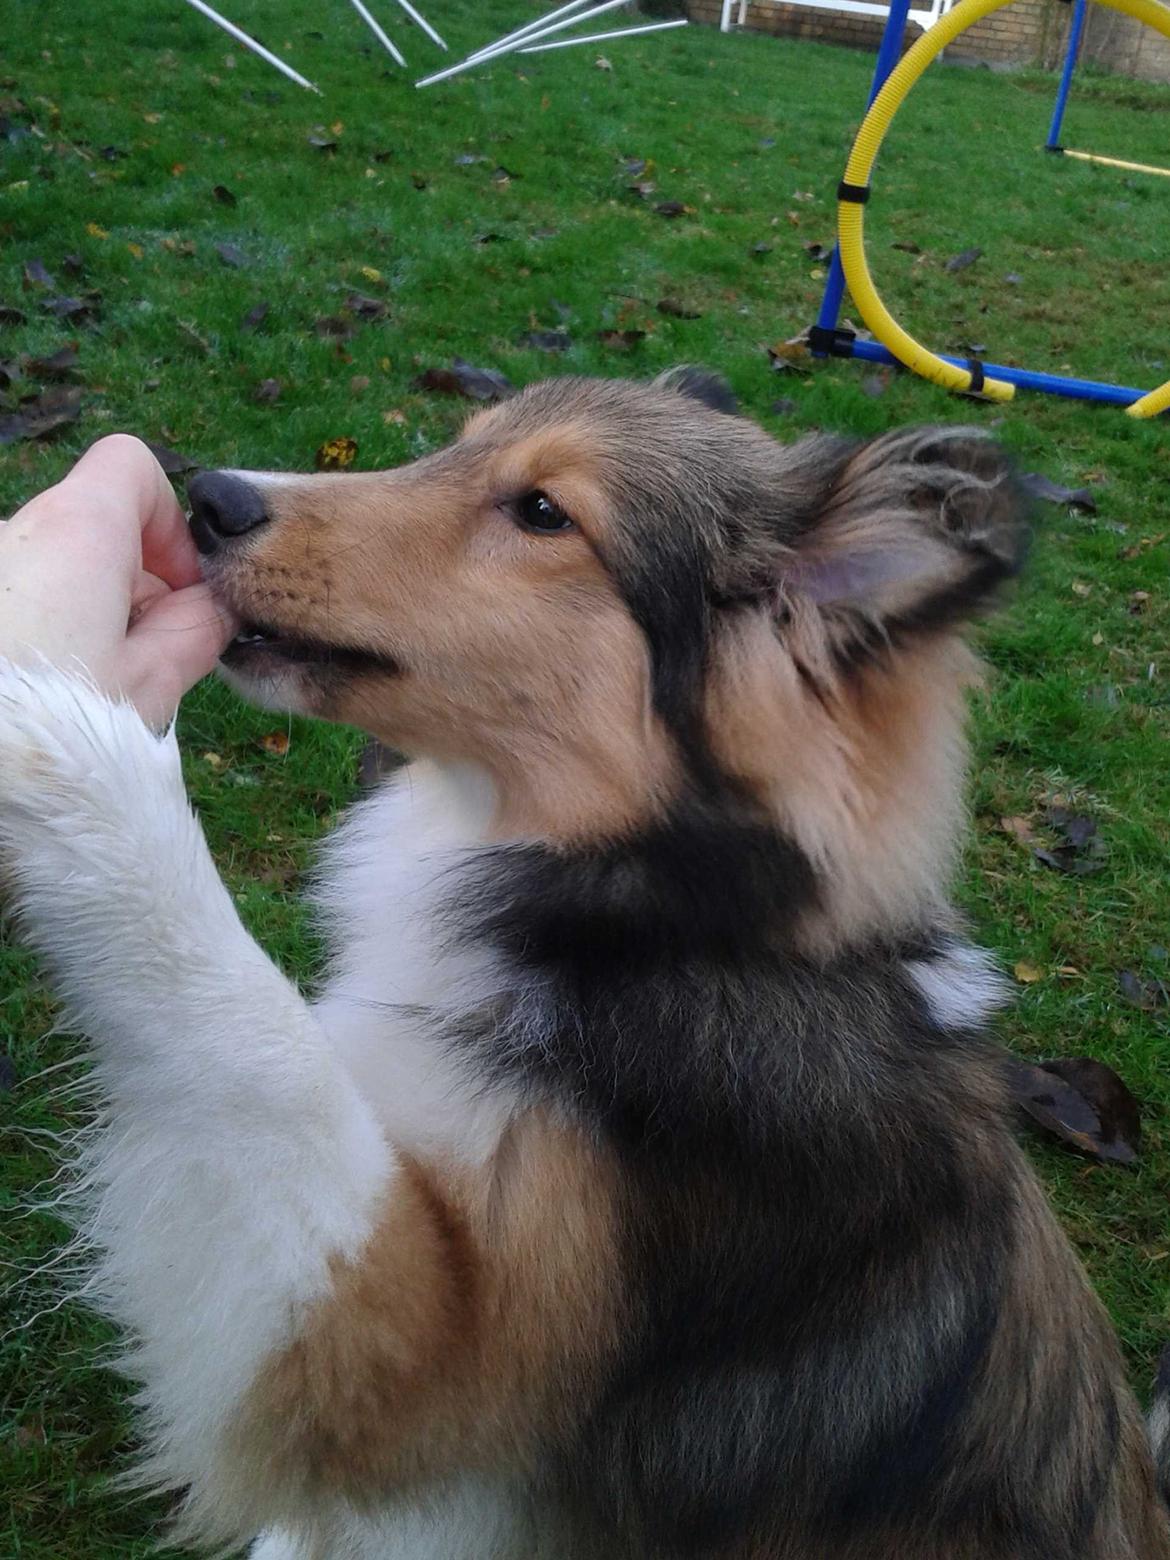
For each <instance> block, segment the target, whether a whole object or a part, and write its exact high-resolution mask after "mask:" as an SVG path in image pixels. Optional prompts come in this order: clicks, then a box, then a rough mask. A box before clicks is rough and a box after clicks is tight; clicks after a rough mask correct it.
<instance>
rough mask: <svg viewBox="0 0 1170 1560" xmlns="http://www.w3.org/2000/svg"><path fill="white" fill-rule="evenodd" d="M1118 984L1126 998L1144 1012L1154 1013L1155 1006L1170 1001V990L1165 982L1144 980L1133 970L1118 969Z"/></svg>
mask: <svg viewBox="0 0 1170 1560" xmlns="http://www.w3.org/2000/svg"><path fill="white" fill-rule="evenodd" d="M1117 984H1118V986H1119V987H1120V988H1121V995H1122V996H1123V997H1124V998H1125V1000H1126V1001H1127V1002H1128V1003H1130V1004H1131V1005H1132V1006H1133V1007H1136V1008H1141V1010H1142V1012H1143V1013H1152V1012H1153V1011H1154V1009H1155V1008H1159V1007H1165V1006H1166V1005H1167V1003H1168V1002H1170V991H1168V990H1167V988H1166V985H1165V982H1163V981H1160V980H1144V979H1143V978H1142V976H1140V975H1138V974H1136V973H1135V972H1134V971H1133V970H1118V972H1117Z"/></svg>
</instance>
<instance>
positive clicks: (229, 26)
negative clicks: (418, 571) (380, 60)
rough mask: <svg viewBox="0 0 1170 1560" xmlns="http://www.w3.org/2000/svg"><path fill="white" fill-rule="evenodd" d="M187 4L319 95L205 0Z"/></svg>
mask: <svg viewBox="0 0 1170 1560" xmlns="http://www.w3.org/2000/svg"><path fill="white" fill-rule="evenodd" d="M187 4H188V5H193V6H194V7H195V9H196V10H197V11H199V12H201V13H202V15H204V16H206V18H207V20H208V21H209V22H214V23H215V25H216V26H217V27H222V28H223V30H224V32H225V33H227V34H228V35H229V37H232V38H234V39H235V40H236V42H237V43H242V44H243V45H244V48H245V49H251V51H252V53H253V54H258V55H259V56H260V58H261V59H262V60H267V61H268V63H269V64H270V65H273V66H275V67H276V69H277V70H278V71H279V72H280V74H281V75H282V76H287V77H288V79H289V80H290V81H295V82H296V84H297V86H298V87H304V88H306V90H307V91H309V92H315V93H316V94H317V96H318V97H320V96H321V88H320V87H315V86H314V85H313V83H312V82H311V81H306V80H305V78H304V77H303V76H302V75H300V74H299V73H298V72H297V71H295V70H293V68H292V66H291V65H286V64H285V63H284V61H283V60H281V59H278V58H277V57H276V55H275V54H273V53H271V52H270V51H269V50H268V49H266V48H265V47H264V45H263V44H262V43H257V42H256V40H255V38H249V37H248V34H247V33H246V32H241V31H240V29H239V28H238V27H237V26H236V24H235V23H234V22H229V21H228V19H227V17H226V16H221V15H220V14H219V12H218V11H213V10H212V9H211V7H210V6H209V5H207V4H205V0H187ZM403 63H405V61H404V62H403Z"/></svg>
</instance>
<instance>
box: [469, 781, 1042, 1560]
mask: <svg viewBox="0 0 1170 1560" xmlns="http://www.w3.org/2000/svg"><path fill="white" fill-rule="evenodd" d="M811 891H812V885H811V878H810V876H809V875H808V872H807V867H803V866H802V865H801V864H800V862H799V858H798V857H796V856H794V855H793V853H792V850H791V847H789V846H787V845H785V844H784V842H783V841H782V840H780V839H779V838H778V837H773V838H772V839H771V840H769V839H768V838H767V837H766V831H762V830H759V829H756V828H754V827H749V826H733V825H729V824H726V823H725V824H724V825H723V826H722V827H720V825H719V822H718V820H717V819H716V818H713V817H712V816H711V815H710V814H708V813H705V812H703V811H702V810H699V811H698V813H697V814H693V813H687V814H685V815H683V816H682V817H679V818H676V819H675V820H673V821H672V823H671V824H670V825H669V826H663V828H662V829H661V830H659V831H652V833H651V834H650V835H648V836H646V837H643V838H640V839H636V840H631V841H627V842H625V843H624V844H622V845H620V846H615V847H613V848H612V850H610V851H608V852H591V853H586V854H575V855H558V854H554V853H552V852H550V851H545V850H540V849H537V848H532V847H526V848H510V849H502V850H499V851H495V852H491V853H489V854H488V856H487V857H486V858H482V859H481V860H480V861H479V862H478V863H477V865H476V866H475V867H474V868H473V869H472V876H471V878H470V879H469V880H467V881H466V882H465V883H464V884H463V892H461V893H460V895H459V902H460V906H461V916H463V917H465V920H463V923H462V935H467V936H483V937H485V938H486V940H487V941H488V942H489V943H490V944H492V945H493V946H494V947H496V948H497V950H498V951H499V952H500V953H501V954H502V955H503V956H504V957H505V959H506V960H507V961H508V963H509V964H511V965H512V966H513V967H514V968H516V969H517V980H518V983H519V987H518V991H517V1000H516V1001H515V1003H514V1004H512V1003H507V1004H504V1006H503V1007H502V1008H501V1009H499V1010H497V1011H494V1012H492V1013H491V1014H485V1015H480V1016H479V1017H478V1018H477V1019H472V1020H469V1021H468V1022H467V1023H466V1024H465V1025H464V1026H462V1028H461V1029H460V1031H459V1032H458V1033H457V1034H453V1035H452V1036H451V1041H452V1043H453V1044H455V1045H457V1046H458V1047H460V1048H461V1049H464V1050H465V1051H469V1052H470V1053H471V1054H472V1055H473V1057H474V1066H475V1070H476V1071H477V1072H478V1073H479V1074H480V1075H481V1076H486V1077H488V1078H492V1077H494V1078H496V1079H499V1080H500V1081H507V1082H508V1083H509V1084H510V1085H512V1086H517V1085H518V1086H519V1087H520V1088H521V1089H522V1090H526V1091H528V1092H529V1093H531V1095H532V1096H533V1097H534V1098H541V1099H548V1098H552V1099H554V1100H558V1101H559V1102H560V1103H561V1104H562V1105H563V1106H564V1107H565V1108H566V1109H568V1110H570V1111H571V1112H573V1113H574V1114H576V1115H577V1116H578V1117H579V1118H580V1119H582V1120H583V1122H585V1123H586V1124H588V1125H590V1126H591V1127H592V1129H593V1130H594V1131H595V1132H597V1133H598V1134H600V1135H601V1137H602V1138H603V1139H604V1140H606V1141H607V1142H608V1143H609V1145H610V1146H611V1149H612V1151H613V1152H614V1153H615V1154H617V1155H618V1157H619V1159H620V1162H621V1165H622V1176H621V1184H622V1186H623V1188H624V1210H623V1222H624V1229H625V1248H626V1257H625V1269H626V1279H627V1282H628V1283H629V1286H630V1315H629V1319H628V1330H627V1341H626V1347H625V1350H624V1355H623V1358H622V1360H621V1362H620V1364H619V1366H618V1367H617V1368H616V1369H615V1371H614V1374H613V1378H612V1381H611V1385H610V1389H609V1392H608V1394H607V1395H606V1397H605V1399H604V1400H603V1402H602V1403H601V1404H600V1405H599V1407H598V1408H597V1410H596V1412H595V1413H594V1415H593V1416H592V1418H591V1420H590V1422H589V1423H588V1424H587V1425H585V1426H584V1427H582V1430H581V1433H580V1435H579V1437H578V1438H577V1439H576V1440H575V1441H574V1443H573V1445H572V1447H571V1448H570V1449H569V1451H568V1454H567V1456H566V1458H565V1460H564V1462H563V1464H562V1465H561V1466H560V1469H559V1479H560V1481H561V1482H562V1484H563V1485H564V1487H565V1489H566V1491H567V1493H568V1495H569V1496H570V1497H571V1498H572V1499H573V1501H574V1503H576V1502H578V1501H579V1502H580V1503H581V1504H582V1507H583V1508H584V1509H588V1510H589V1511H590V1512H592V1513H594V1514H595V1517H596V1516H597V1515H598V1514H599V1515H600V1516H601V1518H603V1519H604V1520H605V1521H606V1523H607V1524H609V1525H611V1526H612V1529H613V1531H614V1532H615V1534H619V1533H621V1534H625V1535H627V1536H628V1535H629V1534H631V1533H635V1532H636V1533H639V1534H641V1535H642V1538H641V1539H640V1540H639V1541H645V1542H646V1543H647V1544H649V1545H653V1546H663V1547H664V1549H665V1550H666V1551H667V1552H670V1553H679V1554H690V1553H699V1552H701V1551H703V1550H705V1549H707V1548H711V1547H714V1546H718V1545H723V1544H729V1543H732V1542H734V1541H735V1540H736V1539H739V1538H742V1537H743V1536H744V1535H745V1534H747V1533H748V1532H751V1531H756V1530H758V1528H759V1526H760V1524H761V1523H765V1524H766V1523H767V1521H768V1519H769V1515H770V1514H771V1513H774V1510H775V1507H776V1503H777V1501H778V1499H779V1500H781V1501H782V1504H783V1506H784V1509H785V1511H786V1512H787V1514H788V1516H789V1517H790V1518H791V1519H792V1520H794V1521H795V1520H797V1519H800V1520H802V1521H807V1522H809V1523H813V1524H814V1525H818V1526H823V1527H825V1528H826V1530H830V1529H831V1530H832V1531H833V1532H834V1533H835V1534H837V1535H839V1536H840V1537H841V1538H842V1539H844V1538H845V1537H847V1536H848V1535H849V1534H850V1533H853V1534H856V1533H858V1532H864V1531H867V1530H868V1529H869V1528H870V1527H871V1526H872V1525H873V1524H875V1523H877V1524H881V1523H884V1522H888V1521H893V1520H895V1519H896V1520H898V1521H902V1520H904V1519H906V1518H907V1516H909V1517H910V1518H911V1519H914V1518H915V1517H916V1516H918V1515H920V1514H921V1513H922V1512H924V1511H925V1510H926V1509H927V1508H928V1507H929V1506H930V1505H931V1502H932V1500H933V1499H934V1496H935V1492H936V1491H937V1489H939V1488H941V1487H942V1483H943V1475H944V1474H945V1473H947V1472H948V1471H952V1470H951V1463H952V1459H953V1457H954V1454H955V1446H956V1441H955V1435H956V1427H959V1426H961V1425H962V1424H963V1423H964V1421H965V1418H966V1415H967V1412H968V1410H969V1408H970V1404H971V1402H972V1399H973V1396H974V1395H975V1393H977V1391H978V1390H979V1387H980V1383H981V1372H982V1369H983V1365H984V1360H985V1356H986V1350H987V1346H988V1343H989V1340H990V1338H991V1336H992V1334H993V1332H994V1329H995V1326H996V1324H997V1320H998V1307H999V1302H1000V1287H1001V1284H1002V1281H1003V1275H1004V1273H1005V1271H1006V1269H1007V1267H1008V1264H1009V1262H1010V1258H1011V1245H1012V1237H1011V1221H1010V1218H1009V1217H1008V1210H1009V1206H1010V1198H1011V1194H1010V1186H1009V1183H1008V1178H1007V1175H1006V1171H1005V1175H1004V1178H1003V1180H1002V1181H1000V1182H997V1181H994V1180H992V1181H990V1182H988V1181H987V1180H983V1181H979V1182H975V1181H973V1180H972V1178H971V1177H970V1176H969V1174H968V1172H967V1168H966V1162H965V1161H966V1156H967V1154H968V1151H969V1143H968V1139H969V1138H971V1137H972V1136H973V1135H974V1134H976V1133H977V1132H981V1131H983V1130H985V1129H986V1126H987V1123H986V1122H985V1121H979V1120H973V1119H972V1117H971V1110H972V1107H971V1105H970V1102H969V1100H968V1098H967V1091H966V1088H965V1072H966V1069H967V1068H969V1067H972V1066H973V1067H976V1068H983V1067H985V1066H986V1067H991V1066H992V1065H993V1063H992V1061H991V1059H990V1055H989V1053H988V1052H986V1051H985V1048H984V1045H983V1043H982V1042H981V1041H979V1040H977V1039H974V1038H973V1037H971V1036H967V1037H965V1038H963V1039H954V1038H948V1037H947V1036H945V1035H944V1034H942V1033H941V1032H940V1031H939V1030H938V1029H937V1028H936V1027H934V1026H933V1025H932V1024H931V1023H930V1021H929V1018H928V1016H927V1015H926V1013H925V1011H924V1009H923V1007H922V1004H921V1001H920V999H919V997H918V994H917V992H916V990H915V989H914V988H913V987H912V985H911V983H910V982H909V981H908V979H907V978H906V977H905V975H904V973H903V970H902V965H901V962H900V957H899V950H895V949H886V948H882V947H874V948H871V949H869V950H867V951H865V952H863V953H861V954H856V955H853V956H851V957H849V958H848V959H842V960H841V961H840V962H839V963H835V964H832V965H829V966H816V965H813V964H812V963H809V962H807V961H803V960H800V959H798V958H795V957H794V956H793V955H792V954H791V952H789V951H786V943H787V936H786V932H787V929H788V928H789V927H790V926H791V917H792V916H793V914H795V913H797V911H798V910H799V908H801V907H802V906H803V905H804V904H805V903H806V902H807V896H808V894H809V893H810V892H811ZM780 1491H783V1492H784V1493H783V1496H782V1497H781V1496H780V1495H779V1494H778V1492H780ZM615 1552H616V1551H615ZM655 1552H657V1550H656V1549H655Z"/></svg>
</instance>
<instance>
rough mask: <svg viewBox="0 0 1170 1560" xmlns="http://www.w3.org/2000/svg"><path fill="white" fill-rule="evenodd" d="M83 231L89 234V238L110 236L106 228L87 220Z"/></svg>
mask: <svg viewBox="0 0 1170 1560" xmlns="http://www.w3.org/2000/svg"><path fill="white" fill-rule="evenodd" d="M85 231H86V232H87V233H88V234H89V236H90V238H109V236H110V235H109V233H108V232H107V231H106V229H105V228H104V227H99V226H98V224H97V223H96V222H87V223H86V224H85Z"/></svg>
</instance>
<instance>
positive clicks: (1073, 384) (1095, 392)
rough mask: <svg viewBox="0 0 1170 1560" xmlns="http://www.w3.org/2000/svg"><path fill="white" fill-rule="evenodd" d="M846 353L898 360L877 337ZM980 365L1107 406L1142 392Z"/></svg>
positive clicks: (1129, 401) (963, 363) (962, 361)
mask: <svg viewBox="0 0 1170 1560" xmlns="http://www.w3.org/2000/svg"><path fill="white" fill-rule="evenodd" d="M844 355H845V354H844V353H842V356H844ZM849 356H850V357H855V358H863V359H864V360H865V361H866V362H867V363H897V361H898V359H897V358H896V357H895V356H894V354H893V353H892V352H891V351H890V350H889V349H888V348H887V347H883V346H882V344H881V343H880V342H879V341H854V342H851V343H850V347H849ZM939 356H940V357H941V358H942V360H943V362H944V363H954V364H955V366H956V367H958V368H970V366H971V364H970V360H969V359H967V358H961V357H948V356H947V355H946V354H945V353H942V352H940V353H939ZM983 369H984V372H985V373H986V374H987V376H988V377H989V378H990V379H1003V380H1006V381H1007V383H1008V384H1009V385H1018V386H1019V388H1020V389H1021V390H1043V391H1044V392H1045V393H1046V394H1048V395H1064V396H1068V397H1070V398H1071V399H1072V400H1074V401H1104V402H1106V403H1107V404H1108V405H1110V406H1132V405H1133V403H1134V402H1135V401H1137V400H1140V399H1141V397H1142V396H1143V395H1145V393H1146V392H1145V391H1144V390H1133V389H1131V388H1130V387H1129V386H1127V385H1105V384H1101V383H1099V382H1098V381H1097V380H1095V379H1066V378H1065V377H1064V375H1063V374H1038V373H1033V372H1032V371H1031V370H1029V369H1026V368H1008V367H1006V366H1005V365H1004V364H1002V363H984V365H983Z"/></svg>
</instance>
